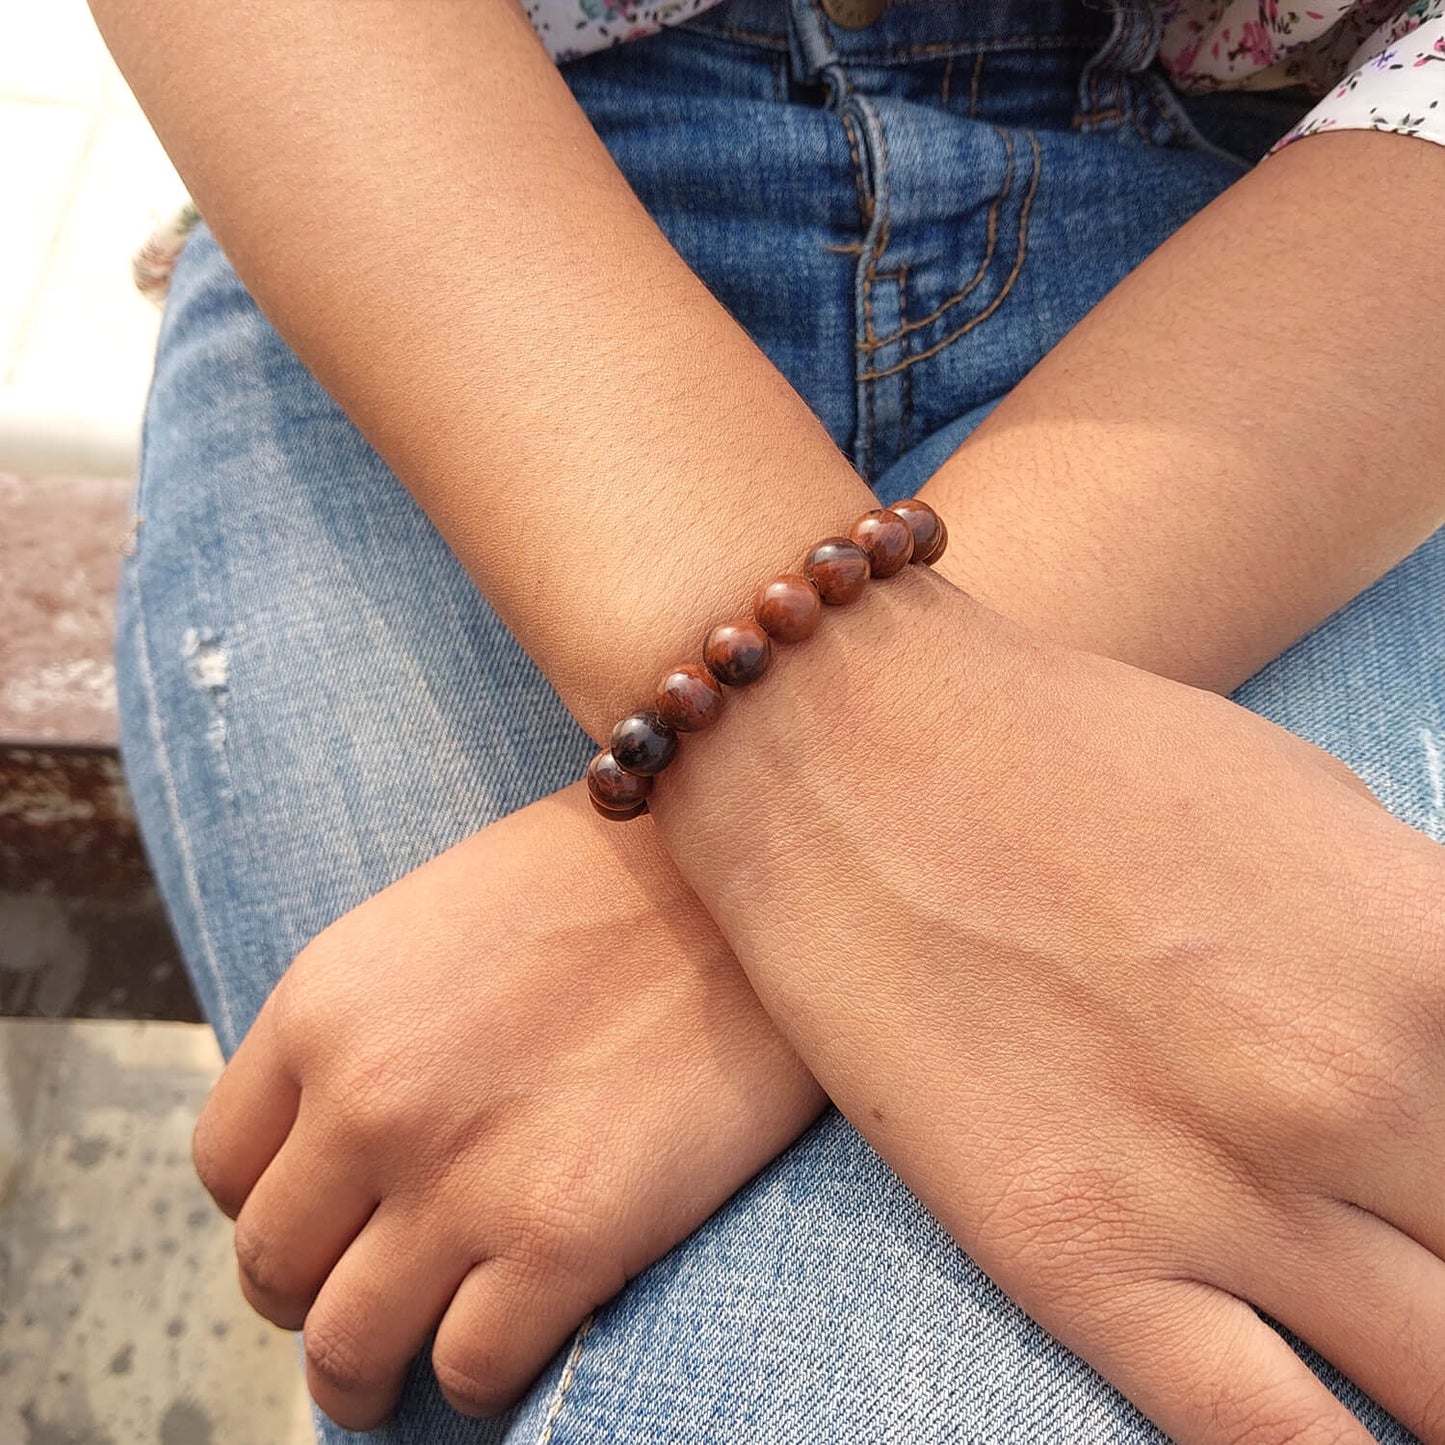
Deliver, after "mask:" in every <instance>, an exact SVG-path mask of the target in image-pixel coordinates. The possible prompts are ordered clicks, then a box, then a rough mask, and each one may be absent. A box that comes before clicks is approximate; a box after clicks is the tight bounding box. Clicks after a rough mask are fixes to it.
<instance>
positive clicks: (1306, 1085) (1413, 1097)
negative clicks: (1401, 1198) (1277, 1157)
mask: <svg viewBox="0 0 1445 1445" xmlns="http://www.w3.org/2000/svg"><path fill="white" fill-rule="evenodd" d="M1289 1057H1290V1058H1291V1060H1292V1061H1293V1063H1294V1065H1295V1067H1294V1069H1293V1070H1292V1071H1291V1073H1292V1075H1293V1078H1292V1080H1290V1081H1286V1082H1285V1097H1286V1100H1287V1105H1288V1108H1289V1111H1290V1113H1291V1114H1292V1115H1293V1119H1294V1123H1295V1126H1296V1128H1297V1130H1298V1131H1299V1132H1301V1133H1304V1134H1323V1135H1325V1136H1326V1137H1334V1136H1336V1135H1337V1134H1339V1133H1340V1132H1345V1133H1349V1132H1351V1131H1353V1130H1355V1129H1357V1128H1360V1127H1368V1128H1370V1129H1376V1128H1378V1126H1379V1123H1380V1121H1381V1120H1382V1119H1396V1120H1398V1119H1402V1118H1406V1117H1408V1116H1410V1115H1411V1114H1413V1113H1414V1112H1415V1111H1416V1110H1417V1109H1418V1107H1419V1098H1418V1095H1419V1090H1420V1084H1421V1080H1420V1078H1419V1057H1418V1051H1417V1050H1415V1049H1413V1048H1412V1047H1411V1045H1410V1040H1409V1037H1408V1030H1407V1029H1402V1028H1400V1027H1398V1026H1397V1025H1396V1023H1395V1022H1394V1021H1392V1020H1390V1019H1389V1018H1387V1017H1385V1016H1383V1015H1382V1014H1381V1013H1379V1012H1378V1011H1370V1010H1366V1009H1360V1010H1359V1011H1355V1010H1350V1011H1349V1016H1348V1017H1343V1018H1328V1017H1321V1016H1318V1015H1316V1016H1315V1017H1314V1018H1311V1019H1309V1020H1307V1021H1304V1022H1302V1025H1301V1027H1300V1028H1298V1029H1297V1031H1296V1032H1295V1036H1294V1038H1293V1040H1292V1041H1291V1047H1290V1049H1289Z"/></svg>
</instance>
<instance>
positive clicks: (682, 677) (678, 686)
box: [656, 662, 723, 733]
mask: <svg viewBox="0 0 1445 1445" xmlns="http://www.w3.org/2000/svg"><path fill="white" fill-rule="evenodd" d="M656 706H657V715H658V717H660V718H661V719H662V720H663V722H665V723H666V724H667V725H668V727H670V728H676V729H677V730H678V732H680V733H700V732H701V731H702V730H703V729H704V728H710V727H711V726H712V725H713V724H714V723H715V722H716V721H717V720H718V718H720V717H721V716H722V708H723V695H722V688H720V687H719V686H718V685H717V683H715V682H714V681H713V679H712V674H711V673H710V672H708V670H707V669H706V668H705V667H699V666H698V665H697V663H695V662H684V663H681V664H679V665H678V666H677V667H674V668H673V669H672V671H671V672H669V673H668V674H667V676H666V677H664V678H663V679H662V681H661V682H660V683H658V684H657V698H656Z"/></svg>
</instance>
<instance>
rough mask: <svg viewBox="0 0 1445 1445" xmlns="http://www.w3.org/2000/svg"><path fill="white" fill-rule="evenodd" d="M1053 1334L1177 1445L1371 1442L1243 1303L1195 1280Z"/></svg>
mask: <svg viewBox="0 0 1445 1445" xmlns="http://www.w3.org/2000/svg"><path fill="white" fill-rule="evenodd" d="M1095 1315H1096V1318H1094V1319H1092V1320H1090V1319H1089V1318H1087V1317H1085V1318H1082V1319H1080V1318H1077V1317H1076V1318H1072V1319H1068V1320H1066V1321H1064V1322H1062V1327H1058V1325H1052V1326H1050V1327H1051V1328H1054V1329H1055V1332H1056V1333H1057V1334H1058V1335H1059V1338H1060V1339H1062V1340H1063V1341H1064V1343H1065V1344H1068V1345H1069V1346H1070V1347H1071V1348H1073V1349H1074V1350H1076V1351H1077V1352H1078V1353H1079V1354H1080V1355H1082V1356H1083V1357H1084V1358H1085V1359H1086V1360H1088V1361H1089V1363H1090V1364H1091V1365H1093V1366H1094V1368H1095V1369H1097V1370H1098V1371H1099V1372H1100V1374H1102V1375H1103V1376H1104V1377H1105V1378H1106V1379H1107V1380H1109V1381H1110V1382H1111V1383H1112V1384H1113V1385H1114V1386H1116V1387H1117V1388H1118V1389H1119V1390H1121V1391H1122V1392H1123V1393H1124V1394H1125V1395H1127V1396H1128V1397H1129V1398H1130V1399H1131V1400H1132V1401H1133V1402H1134V1403H1135V1404H1136V1405H1137V1406H1138V1407H1139V1408H1140V1409H1141V1410H1142V1411H1143V1412H1144V1413H1145V1414H1146V1415H1148V1416H1149V1417H1150V1419H1152V1420H1153V1421H1154V1422H1155V1423H1156V1424H1158V1425H1159V1426H1161V1427H1162V1428H1163V1429H1164V1431H1165V1432H1166V1433H1167V1434H1168V1435H1169V1436H1170V1437H1171V1438H1172V1439H1174V1440H1176V1441H1178V1442H1179V1445H1240V1442H1242V1441H1248V1442H1249V1445H1371V1439H1372V1437H1371V1436H1370V1433H1369V1431H1368V1430H1366V1429H1365V1427H1364V1426H1363V1425H1362V1424H1361V1423H1360V1422H1359V1421H1358V1420H1356V1419H1355V1417H1354V1416H1353V1415H1351V1414H1350V1412H1349V1411H1348V1410H1347V1409H1345V1407H1344V1406H1343V1405H1342V1404H1340V1402H1339V1401H1338V1400H1337V1399H1335V1397H1334V1396H1333V1395H1332V1394H1331V1393H1330V1392H1329V1390H1328V1389H1326V1387H1325V1386H1324V1384H1323V1383H1321V1381H1320V1380H1319V1379H1318V1378H1317V1377H1316V1376H1315V1374H1314V1373H1313V1371H1311V1370H1310V1368H1309V1366H1307V1365H1306V1364H1305V1363H1304V1361H1303V1360H1301V1359H1300V1357H1299V1356H1298V1355H1297V1354H1295V1352H1294V1351H1293V1350H1292V1349H1290V1347H1289V1346H1288V1345H1287V1344H1286V1343H1285V1341H1284V1340H1282V1339H1281V1338H1280V1337H1279V1335H1278V1334H1276V1333H1275V1331H1274V1330H1272V1329H1271V1328H1270V1327H1269V1326H1268V1325H1267V1324H1266V1323H1265V1322H1264V1321H1263V1320H1262V1319H1260V1317H1259V1316H1258V1315H1257V1314H1255V1312H1254V1311H1253V1310H1252V1309H1251V1308H1250V1307H1249V1306H1248V1305H1247V1304H1245V1302H1244V1301H1243V1300H1241V1299H1237V1298H1235V1297H1234V1296H1233V1295H1230V1294H1226V1293H1224V1292H1223V1291H1222V1290H1218V1289H1215V1288H1214V1287H1213V1286H1211V1285H1206V1284H1201V1283H1198V1282H1197V1281H1193V1280H1153V1281H1147V1282H1144V1283H1141V1284H1139V1285H1135V1286H1133V1287H1131V1288H1128V1289H1125V1290H1121V1291H1117V1292H1115V1293H1114V1295H1113V1297H1112V1298H1110V1299H1108V1300H1107V1301H1106V1305H1105V1307H1104V1308H1103V1309H1102V1310H1096V1311H1095Z"/></svg>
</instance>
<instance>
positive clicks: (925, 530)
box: [888, 497, 948, 567]
mask: <svg viewBox="0 0 1445 1445" xmlns="http://www.w3.org/2000/svg"><path fill="white" fill-rule="evenodd" d="M888 510H889V511H890V512H896V513H897V514H898V515H899V516H900V517H902V518H903V520H904V521H905V522H907V523H908V527H909V530H910V531H911V532H912V533H913V560H914V561H915V562H921V563H923V565H924V566H926V567H931V566H932V565H933V564H934V563H935V562H936V561H938V559H939V558H940V557H941V556H943V551H944V548H945V547H947V546H948V528H947V527H945V526H944V525H943V518H942V517H940V516H939V515H938V513H937V512H935V511H934V510H933V508H932V507H930V506H929V505H928V503H927V502H924V501H920V500H919V498H917V497H910V498H909V499H908V500H907V501H906V502H895V503H894V504H893V505H892V506H891V507H889V509H888Z"/></svg>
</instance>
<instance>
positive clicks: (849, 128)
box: [839, 114, 873, 255]
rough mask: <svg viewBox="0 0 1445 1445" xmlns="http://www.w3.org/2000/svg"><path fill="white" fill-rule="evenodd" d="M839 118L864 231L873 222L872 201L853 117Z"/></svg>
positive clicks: (860, 251) (859, 248) (844, 116)
mask: <svg viewBox="0 0 1445 1445" xmlns="http://www.w3.org/2000/svg"><path fill="white" fill-rule="evenodd" d="M839 119H840V120H842V122H843V131H844V134H845V135H847V137H848V154H849V155H851V156H852V157H853V184H854V186H855V187H856V189H857V191H858V220H859V223H860V224H861V226H862V228H863V229H864V230H865V231H866V230H867V229H868V228H869V226H871V225H872V224H873V202H872V200H871V198H870V197H869V195H868V191H867V189H866V187H865V186H864V183H863V161H862V159H861V158H860V156H859V154H858V132H857V131H856V130H855V129H854V128H853V117H852V116H851V115H842V114H840V116H839ZM862 253H863V246H862V243H861V242H860V243H859V246H858V254H859V255H862Z"/></svg>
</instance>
